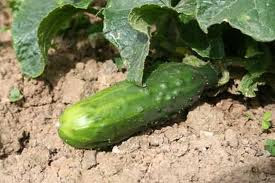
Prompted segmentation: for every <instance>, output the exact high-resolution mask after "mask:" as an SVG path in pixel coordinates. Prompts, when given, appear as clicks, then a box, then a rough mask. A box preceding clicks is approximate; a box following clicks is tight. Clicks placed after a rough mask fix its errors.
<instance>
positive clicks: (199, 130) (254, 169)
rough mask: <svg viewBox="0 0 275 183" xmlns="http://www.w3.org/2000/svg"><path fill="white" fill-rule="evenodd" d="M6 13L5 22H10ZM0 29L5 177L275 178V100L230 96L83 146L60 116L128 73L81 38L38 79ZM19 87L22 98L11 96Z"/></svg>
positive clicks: (78, 180) (68, 180)
mask: <svg viewBox="0 0 275 183" xmlns="http://www.w3.org/2000/svg"><path fill="white" fill-rule="evenodd" d="M0 6H1V3H0ZM0 11H1V13H0V27H1V26H3V25H4V24H7V25H9V24H10V19H9V17H8V16H6V15H7V14H6V13H5V11H6V9H3V7H2V9H1V7H0ZM0 34H1V35H0V65H1V67H0V183H13V182H16V183H18V182H20V183H27V182H30V183H40V182H43V183H61V182H63V183H87V182H94V183H97V182H98V183H104V182H111V183H130V182H131V183H132V182H133V183H134V182H144V183H145V182H146V183H147V182H155V183H157V182H159V183H162V182H163V183H168V182H169V183H177V182H183V183H188V182H196V183H204V182H209V183H210V182H211V183H219V182H225V183H234V182H236V183H246V182H247V183H248V182H251V183H258V182H265V183H272V182H275V159H274V158H272V157H270V156H269V154H268V153H267V152H266V151H264V148H263V144H264V141H265V139H267V138H274V139H275V132H274V131H275V130H274V128H273V129H271V131H270V133H263V132H262V130H261V117H262V115H263V113H264V112H265V111H273V113H275V104H274V103H273V104H262V103H261V102H260V100H259V99H258V98H256V99H253V100H247V101H242V100H237V99H236V98H234V97H230V95H224V96H223V97H219V99H217V98H216V99H210V101H209V99H208V100H204V101H201V102H200V103H197V104H196V105H195V106H194V107H193V108H191V109H190V110H189V112H188V113H187V114H186V115H183V116H182V117H181V118H179V119H175V120H171V121H170V122H167V124H166V125H164V126H162V127H158V128H153V129H148V130H146V131H145V132H143V133H140V134H139V135H136V136H134V137H132V138H130V139H128V140H125V141H124V142H122V143H121V144H119V145H117V146H114V147H113V149H112V150H110V151H107V152H104V151H93V150H77V149H74V148H72V147H69V146H68V145H65V144H64V143H63V142H62V141H61V140H60V138H59V137H58V134H57V124H58V118H59V115H60V114H61V112H62V111H63V110H64V108H65V107H66V106H68V105H70V104H72V103H74V102H76V101H78V100H79V99H81V98H83V97H85V96H87V95H91V94H93V93H95V92H96V91H98V90H101V89H103V88H106V87H108V86H110V85H112V84H114V83H115V82H117V81H120V80H123V79H125V73H121V72H118V70H117V68H116V66H115V64H114V63H113V62H112V54H110V50H109V48H105V47H102V48H98V49H93V48H92V46H91V44H90V43H89V42H87V41H85V40H82V41H78V42H77V44H76V45H75V46H73V48H72V47H70V48H69V47H66V46H63V48H60V49H58V50H51V52H50V56H49V67H48V68H47V70H46V73H45V75H44V76H43V77H41V78H39V79H37V80H33V79H29V78H27V77H24V76H22V74H21V73H20V66H19V64H18V62H17V60H16V58H15V53H14V50H13V49H12V45H11V38H10V33H9V32H6V33H4V34H3V33H0ZM60 42H62V43H61V44H63V45H67V44H69V42H68V41H64V40H61V41H60ZM12 87H18V88H19V89H20V91H21V92H22V93H23V95H24V99H23V100H22V101H20V102H17V103H10V102H9V100H8V98H7V96H8V94H9V91H10V89H11V88H12ZM273 116H274V115H273ZM273 122H275V120H274V119H273Z"/></svg>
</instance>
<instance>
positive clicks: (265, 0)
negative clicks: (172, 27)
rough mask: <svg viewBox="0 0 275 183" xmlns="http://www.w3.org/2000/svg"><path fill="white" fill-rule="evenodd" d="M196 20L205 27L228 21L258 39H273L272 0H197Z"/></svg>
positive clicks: (274, 25) (273, 15) (273, 12)
mask: <svg viewBox="0 0 275 183" xmlns="http://www.w3.org/2000/svg"><path fill="white" fill-rule="evenodd" d="M196 17H197V20H198V22H199V24H200V27H201V28H202V29H203V31H204V32H206V33H207V29H208V28H209V27H210V26H212V25H214V24H220V23H222V22H228V23H229V24H230V25H231V26H232V27H234V28H236V29H239V30H240V31H241V32H243V33H244V34H246V35H249V36H251V37H253V38H254V39H256V40H258V41H272V40H275V21H274V17H275V1H274V0H253V1H252V0H197V15H196Z"/></svg>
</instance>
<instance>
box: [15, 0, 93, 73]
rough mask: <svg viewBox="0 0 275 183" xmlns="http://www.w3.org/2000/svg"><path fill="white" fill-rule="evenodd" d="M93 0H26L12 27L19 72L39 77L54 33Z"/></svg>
mask: <svg viewBox="0 0 275 183" xmlns="http://www.w3.org/2000/svg"><path fill="white" fill-rule="evenodd" d="M92 1H93V0H39V1H38V0H25V1H24V3H23V4H22V8H21V9H20V11H19V12H18V13H17V15H16V17H15V19H14V22H13V26H12V35H13V43H14V48H15V51H16V55H17V58H18V60H19V62H20V63H21V69H22V72H23V73H24V74H26V75H28V76H30V77H38V76H40V75H41V74H42V73H43V71H44V68H45V65H46V63H47V53H48V49H49V47H50V42H51V40H52V38H53V36H54V35H55V34H56V33H57V32H58V30H60V28H62V27H63V26H64V23H66V21H68V20H69V19H70V18H71V17H72V16H73V15H74V14H76V13H78V12H80V11H82V10H83V9H86V8H87V7H88V6H89V4H90V3H91V2H92Z"/></svg>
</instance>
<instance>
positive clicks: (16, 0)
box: [8, 0, 25, 15]
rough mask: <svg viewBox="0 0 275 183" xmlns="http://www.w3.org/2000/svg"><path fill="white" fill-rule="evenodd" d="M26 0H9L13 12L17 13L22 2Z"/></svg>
mask: <svg viewBox="0 0 275 183" xmlns="http://www.w3.org/2000/svg"><path fill="white" fill-rule="evenodd" d="M24 1H25V0H8V3H9V7H10V8H11V10H12V13H13V14H14V15H15V14H16V12H17V11H19V10H20V8H21V5H22V3H23V2H24Z"/></svg>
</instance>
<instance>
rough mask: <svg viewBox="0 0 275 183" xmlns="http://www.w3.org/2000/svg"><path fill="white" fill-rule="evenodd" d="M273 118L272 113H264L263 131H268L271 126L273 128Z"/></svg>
mask: <svg viewBox="0 0 275 183" xmlns="http://www.w3.org/2000/svg"><path fill="white" fill-rule="evenodd" d="M271 118H272V112H270V111H268V112H265V113H264V115H263V119H262V129H263V130H268V129H269V128H271V126H272V124H271Z"/></svg>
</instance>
